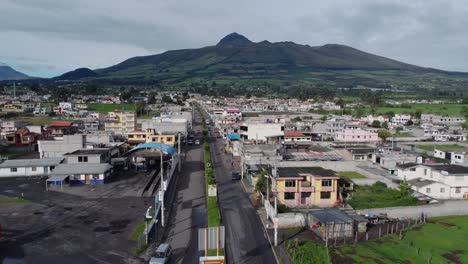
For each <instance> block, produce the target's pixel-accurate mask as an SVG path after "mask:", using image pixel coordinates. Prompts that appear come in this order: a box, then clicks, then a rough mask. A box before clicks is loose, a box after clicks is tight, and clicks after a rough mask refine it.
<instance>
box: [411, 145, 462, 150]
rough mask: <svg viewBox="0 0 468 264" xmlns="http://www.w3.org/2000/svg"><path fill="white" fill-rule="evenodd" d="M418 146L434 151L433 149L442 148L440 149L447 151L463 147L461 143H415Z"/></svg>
mask: <svg viewBox="0 0 468 264" xmlns="http://www.w3.org/2000/svg"><path fill="white" fill-rule="evenodd" d="M417 147H418V148H420V149H424V150H428V151H434V149H438V150H442V151H448V150H459V149H464V148H465V147H464V146H462V145H458V144H443V145H433V144H432V145H417Z"/></svg>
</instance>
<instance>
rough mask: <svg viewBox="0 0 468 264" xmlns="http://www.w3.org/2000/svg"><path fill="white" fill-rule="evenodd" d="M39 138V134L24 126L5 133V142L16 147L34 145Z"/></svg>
mask: <svg viewBox="0 0 468 264" xmlns="http://www.w3.org/2000/svg"><path fill="white" fill-rule="evenodd" d="M40 138H41V134H39V133H35V132H30V131H29V129H28V128H26V127H23V128H20V129H18V130H17V131H16V132H14V133H10V134H6V135H5V139H6V142H7V143H8V144H9V145H15V146H17V147H21V146H30V145H35V144H36V143H37V140H38V139H40Z"/></svg>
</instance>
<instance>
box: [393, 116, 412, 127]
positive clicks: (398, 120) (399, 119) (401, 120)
mask: <svg viewBox="0 0 468 264" xmlns="http://www.w3.org/2000/svg"><path fill="white" fill-rule="evenodd" d="M410 120H411V115H405V114H401V115H400V114H396V115H395V116H394V117H392V123H393V125H404V124H406V123H407V122H408V121H410Z"/></svg>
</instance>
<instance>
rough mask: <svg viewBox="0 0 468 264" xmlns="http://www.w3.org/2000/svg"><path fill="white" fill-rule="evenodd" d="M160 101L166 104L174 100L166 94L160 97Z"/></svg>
mask: <svg viewBox="0 0 468 264" xmlns="http://www.w3.org/2000/svg"><path fill="white" fill-rule="evenodd" d="M162 101H163V103H167V104H172V103H173V102H174V101H172V98H171V97H170V96H168V95H164V96H163V97H162Z"/></svg>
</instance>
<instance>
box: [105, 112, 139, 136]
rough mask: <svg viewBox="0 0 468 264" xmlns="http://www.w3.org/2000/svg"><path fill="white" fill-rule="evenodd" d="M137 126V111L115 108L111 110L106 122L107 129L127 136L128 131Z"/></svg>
mask: <svg viewBox="0 0 468 264" xmlns="http://www.w3.org/2000/svg"><path fill="white" fill-rule="evenodd" d="M136 128H137V117H136V113H135V112H126V111H121V110H114V111H113V112H109V116H108V118H107V119H106V121H105V123H104V129H105V131H109V132H112V133H114V134H115V135H120V136H126V135H127V133H128V132H131V131H134V130H135V129H136Z"/></svg>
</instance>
